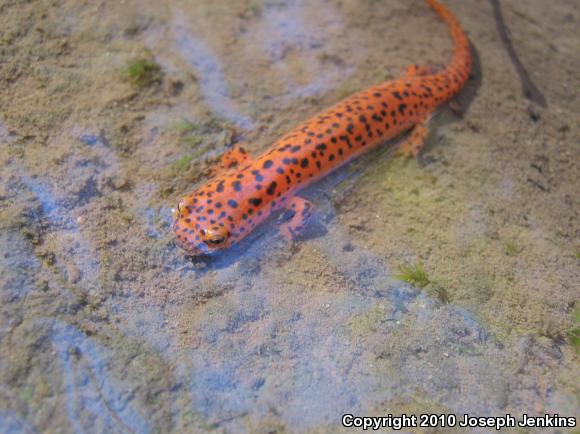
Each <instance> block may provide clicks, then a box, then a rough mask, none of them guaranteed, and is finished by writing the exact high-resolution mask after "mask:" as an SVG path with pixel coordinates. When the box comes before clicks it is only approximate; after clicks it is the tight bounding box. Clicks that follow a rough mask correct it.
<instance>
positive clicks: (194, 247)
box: [171, 195, 233, 255]
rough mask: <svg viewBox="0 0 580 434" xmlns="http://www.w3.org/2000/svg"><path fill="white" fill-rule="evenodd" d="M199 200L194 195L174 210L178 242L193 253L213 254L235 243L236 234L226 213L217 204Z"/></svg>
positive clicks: (175, 232) (175, 231) (174, 226)
mask: <svg viewBox="0 0 580 434" xmlns="http://www.w3.org/2000/svg"><path fill="white" fill-rule="evenodd" d="M204 202H205V201H204ZM199 203H200V202H199V200H198V199H195V198H194V196H193V195H191V196H187V197H186V198H184V199H182V200H181V201H180V202H179V203H178V204H177V207H176V208H174V209H172V210H171V211H172V214H173V233H174V234H175V239H176V243H177V245H178V246H179V247H181V248H182V249H183V250H185V251H187V252H188V253H190V254H192V255H211V254H212V253H215V252H217V251H219V250H222V249H227V248H228V247H230V246H231V245H232V241H233V237H232V236H231V230H230V228H229V221H228V220H227V219H226V218H224V217H225V214H224V213H223V212H222V211H220V209H219V208H215V205H214V206H213V207H211V206H208V205H207V204H204V205H200V204H199Z"/></svg>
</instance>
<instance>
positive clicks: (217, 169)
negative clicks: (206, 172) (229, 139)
mask: <svg viewBox="0 0 580 434" xmlns="http://www.w3.org/2000/svg"><path fill="white" fill-rule="evenodd" d="M251 159H252V157H251V156H250V154H249V153H248V152H247V151H246V150H245V149H244V147H243V146H242V145H241V144H237V145H234V147H233V148H232V149H230V150H228V151H226V152H225V153H224V154H223V155H222V156H221V157H220V160H219V162H218V163H217V164H216V165H215V166H213V167H212V168H211V173H210V174H211V176H217V175H221V174H222V173H224V172H226V171H228V170H229V169H232V168H234V167H239V166H240V165H241V164H242V163H244V162H249V161H251Z"/></svg>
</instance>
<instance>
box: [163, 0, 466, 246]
mask: <svg viewBox="0 0 580 434" xmlns="http://www.w3.org/2000/svg"><path fill="white" fill-rule="evenodd" d="M426 2H427V3H428V4H429V5H430V6H431V8H432V9H433V10H435V12H437V14H438V15H439V16H440V17H441V18H442V19H443V20H444V21H445V22H446V23H447V26H448V28H449V30H450V32H451V36H452V38H453V42H454V51H453V57H452V59H451V62H450V63H449V64H448V65H447V66H446V67H445V68H443V69H441V70H437V71H434V70H432V69H431V68H430V67H427V66H417V65H413V66H410V67H409V68H408V69H407V71H406V73H405V74H404V76H403V77H401V78H399V79H398V80H394V81H388V82H385V83H383V84H379V85H378V86H375V87H371V88H370V89H368V90H365V91H363V92H359V93H356V94H354V95H352V96H350V97H348V98H346V99H345V100H343V101H342V102H340V103H338V104H336V105H335V106H334V107H332V108H330V109H328V110H326V111H324V112H322V113H320V114H318V115H317V116H315V117H314V118H312V119H310V120H309V121H307V122H305V123H303V124H301V125H299V126H298V127H296V128H295V129H294V130H292V131H290V132H289V133H288V134H286V135H285V136H284V137H282V138H281V139H280V140H278V141H277V142H276V143H274V145H273V146H272V147H271V148H269V149H268V150H267V151H266V152H264V153H263V154H262V155H260V156H259V157H257V158H254V159H252V158H251V157H250V155H249V154H248V153H247V152H246V151H245V150H244V148H242V147H241V146H236V147H234V148H233V149H232V150H230V151H229V152H227V153H226V154H224V156H223V157H222V159H221V166H220V170H221V172H219V173H218V174H217V175H216V176H215V177H214V178H213V179H211V180H210V181H209V182H207V183H206V184H205V185H203V186H201V187H199V188H197V189H196V190H194V191H193V192H191V193H190V194H188V195H187V196H186V197H184V198H183V199H182V200H181V201H180V202H179V204H178V206H177V209H174V210H173V217H174V223H173V232H174V234H175V236H176V242H177V244H178V245H179V246H180V247H181V248H183V249H184V250H186V251H187V252H188V253H190V254H192V255H201V254H211V253H214V252H216V251H218V250H222V249H226V248H228V247H230V246H232V245H233V244H236V243H239V242H240V241H241V240H242V239H244V238H245V237H246V236H247V235H248V234H249V233H251V232H252V230H253V229H254V228H255V227H256V226H258V225H259V224H260V223H261V222H263V221H264V220H265V219H266V218H268V217H269V216H270V215H271V214H272V213H274V212H276V211H279V210H282V209H287V210H290V211H293V216H292V218H290V219H289V220H288V221H286V222H284V223H283V224H282V225H281V227H280V229H281V231H282V233H283V234H284V235H285V236H286V237H287V238H288V239H292V238H294V237H295V236H297V235H298V234H299V233H300V232H301V230H302V228H303V227H304V224H305V222H306V220H307V219H308V217H309V216H310V214H311V213H312V204H311V203H310V202H308V201H307V200H305V199H302V198H301V197H300V196H297V195H296V193H297V192H298V191H299V190H301V189H303V188H304V187H306V186H307V185H310V184H311V183H313V182H314V181H316V180H318V179H319V178H321V177H322V176H324V175H326V174H328V173H330V172H331V171H333V170H334V169H336V168H338V167H340V166H342V165H344V164H345V163H347V162H349V161H351V160H352V159H354V158H356V157H358V156H359V155H361V154H363V153H365V152H367V151H369V150H371V149H373V148H376V147H377V146H379V145H380V144H382V143H385V142H386V141H388V140H389V139H392V138H395V137H397V136H398V135H399V134H401V133H404V132H407V131H409V132H410V133H409V136H408V138H407V139H406V141H405V142H404V143H403V144H402V145H401V147H400V149H399V152H400V153H401V154H403V155H405V156H417V154H418V153H419V151H420V149H421V147H422V146H423V144H424V141H425V138H426V135H427V128H426V124H427V122H428V120H429V118H430V117H431V116H432V114H433V113H434V111H435V109H436V108H437V107H438V106H440V105H441V104H443V103H444V102H446V101H448V100H449V99H451V98H452V97H453V96H454V95H455V94H456V93H457V92H458V91H459V90H460V89H461V88H462V87H463V85H464V84H465V83H466V81H467V79H468V77H469V74H470V71H471V64H472V59H471V51H470V47H469V40H468V39H467V36H466V34H465V32H464V31H463V29H462V28H461V25H460V24H459V21H458V20H457V18H455V16H454V15H453V14H452V13H451V12H450V11H449V10H448V9H446V8H445V7H444V6H443V5H441V4H440V3H439V2H438V1H436V0H426Z"/></svg>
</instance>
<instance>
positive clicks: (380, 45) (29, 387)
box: [0, 0, 580, 433]
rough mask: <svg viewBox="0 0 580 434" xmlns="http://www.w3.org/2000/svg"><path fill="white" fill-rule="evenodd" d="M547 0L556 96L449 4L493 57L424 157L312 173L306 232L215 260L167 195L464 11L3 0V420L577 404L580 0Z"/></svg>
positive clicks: (275, 420)
mask: <svg viewBox="0 0 580 434" xmlns="http://www.w3.org/2000/svg"><path fill="white" fill-rule="evenodd" d="M496 3H497V2H496ZM528 3H529V4H528V5H527V7H526V8H524V7H523V6H522V5H520V4H519V2H515V1H504V2H501V8H502V12H503V14H504V24H505V25H507V26H508V27H509V32H510V33H509V34H510V35H511V37H512V42H513V50H515V52H516V53H517V54H518V55H519V56H520V59H519V60H520V63H521V65H523V66H524V67H526V68H527V69H528V72H530V71H532V72H533V73H531V74H529V76H530V77H531V79H533V80H534V85H535V87H537V89H538V90H539V91H541V92H543V96H544V97H545V101H547V103H546V107H542V106H541V105H538V104H536V103H535V102H534V100H530V99H528V98H526V96H525V95H524V94H523V93H522V92H521V86H522V84H521V81H520V76H519V75H518V73H517V71H516V70H515V69H514V67H513V64H512V63H511V62H510V57H509V56H508V55H507V54H506V51H505V47H504V46H502V39H501V38H500V36H499V34H498V33H496V27H495V26H496V22H495V21H494V10H493V8H492V4H491V3H490V4H488V3H486V2H475V1H465V2H459V1H451V0H449V1H447V2H446V4H448V5H449V6H450V8H451V9H452V10H453V11H454V12H455V13H456V14H457V15H458V17H459V18H460V20H461V21H462V23H463V24H464V26H465V28H466V29H467V30H468V33H469V36H470V38H471V41H472V43H473V45H474V49H475V50H476V54H477V57H478V62H477V64H476V69H475V71H474V74H473V77H472V79H471V80H470V82H469V84H468V85H467V88H466V89H465V90H464V92H462V94H461V95H460V96H459V98H458V102H459V104H460V105H461V107H462V110H463V114H462V116H457V115H454V114H453V113H451V111H449V110H447V109H444V110H443V111H442V112H441V113H440V116H437V117H436V118H435V119H434V120H433V122H432V128H431V131H432V134H431V137H430V140H429V144H428V146H427V149H426V150H425V152H424V153H423V156H422V158H421V159H420V160H419V161H402V160H400V159H396V158H393V157H392V156H391V155H390V153H388V152H385V151H382V152H376V153H374V154H373V155H370V156H368V157H366V158H363V159H362V160H361V161H359V162H356V163H354V164H352V165H350V166H349V167H346V168H344V169H343V170H341V171H340V172H338V173H336V174H333V175H332V176H331V177H329V178H328V179H325V180H323V181H322V182H320V183H318V184H317V185H315V186H313V187H312V188H310V189H308V191H306V192H305V193H304V194H305V196H307V197H308V198H309V199H310V200H311V201H312V202H313V203H314V204H315V207H316V211H315V214H314V216H313V218H312V221H311V222H310V223H309V227H308V230H307V231H306V233H305V234H304V236H302V237H301V239H300V240H298V241H297V242H296V243H295V244H294V245H291V246H290V245H288V244H286V243H285V242H284V241H283V240H282V238H281V237H280V235H279V234H278V232H277V226H278V221H277V220H276V219H275V218H274V219H272V220H270V221H269V222H268V223H267V224H266V225H264V227H262V228H260V229H259V230H258V231H257V232H256V233H255V234H254V235H253V236H251V237H250V238H249V239H248V240H247V242H244V243H243V244H242V245H241V246H240V247H239V248H237V249H235V250H232V251H231V252H228V253H227V254H223V255H221V256H219V257H216V258H212V259H209V260H208V259H204V260H192V259H191V258H188V257H187V256H185V255H184V254H183V253H182V252H181V251H179V250H178V249H177V248H176V247H175V245H174V244H173V240H172V234H171V231H170V223H171V208H172V206H174V205H175V203H177V200H178V199H179V198H180V197H181V196H182V195H183V194H184V193H186V192H187V191H189V190H190V189H191V188H192V187H193V186H194V185H196V183H199V182H203V181H204V180H205V179H206V177H207V172H208V167H209V166H210V165H211V161H213V160H215V159H216V158H217V156H219V154H220V153H221V152H222V151H223V149H224V146H227V145H230V144H231V143H232V142H234V141H238V140H242V141H245V142H246V143H247V148H248V149H249V150H251V151H252V152H253V153H254V154H258V153H260V152H261V151H263V150H264V149H266V148H267V147H268V146H269V144H270V143H272V141H274V140H275V139H276V138H277V137H279V136H280V135H282V134H283V133H284V132H286V131H288V130H289V129H290V128H292V127H293V126H294V125H296V124H297V123H298V122H300V121H303V120H306V119H307V118H308V117H310V116H312V115H313V114H315V113H316V112H317V111H319V110H322V109H324V108H325V107H328V106H329V105H331V104H333V103H335V102H337V101H338V100H340V99H341V98H343V97H345V96H346V95H348V94H350V93H352V92H353V91H356V90H360V89H363V88H365V87H368V86H370V85H372V84H376V83H377V82H379V81H381V80H385V79H389V78H394V77H396V76H397V75H398V74H400V73H401V72H402V71H403V70H404V68H405V67H406V66H407V65H408V64H410V63H430V64H436V65H438V64H442V63H444V62H445V61H446V60H447V59H448V58H449V54H450V48H451V44H450V41H449V39H448V35H447V33H446V30H445V27H444V26H443V25H442V24H441V23H440V22H439V21H438V20H437V18H436V17H435V16H434V14H432V12H431V11H430V10H429V9H428V8H427V7H426V6H425V5H424V4H423V3H422V2H420V1H413V2H404V1H399V0H396V1H395V0H393V1H389V2H382V3H381V2H376V1H355V0H346V1H334V0H332V1H323V2H316V3H315V2H305V1H263V2H262V1H241V0H240V1H237V0H236V1H229V0H228V1H226V0H214V1H212V2H209V1H195V2H194V1H183V0H168V1H165V2H163V3H159V2H136V1H135V2H133V1H125V2H107V1H103V2H99V3H91V4H79V3H78V2H75V1H66V0H65V1H64V2H60V3H58V5H57V4H56V3H54V4H53V2H29V3H5V4H1V5H0V35H1V38H0V47H1V49H2V51H1V53H0V55H1V56H2V61H1V62H0V86H1V95H0V107H1V114H2V117H1V118H0V161H1V172H0V270H1V275H0V296H1V302H0V310H1V314H0V354H1V357H0V433H17V432H103V433H111V432H136V433H148V432H176V433H182V432H206V431H217V432H247V433H254V432H336V431H340V429H341V426H340V420H341V417H342V415H343V414H344V413H353V414H356V415H386V414H390V413H392V414H401V413H406V414H411V413H412V414H421V413H455V414H457V415H458V417H461V415H463V414H464V413H468V414H470V415H472V416H488V415H503V414H505V413H510V414H512V415H514V416H515V417H517V418H519V417H520V416H521V415H522V414H523V413H527V414H534V415H542V414H544V413H550V414H551V413H558V414H560V415H562V416H576V417H577V416H579V415H580V410H579V409H580V406H579V402H578V396H579V394H578V392H579V389H578V387H579V384H578V373H579V370H578V368H579V365H578V354H579V353H578V351H579V347H578V342H579V339H580V307H579V306H578V304H577V303H578V295H579V294H580V291H579V289H580V288H579V286H578V282H579V281H580V279H579V277H580V276H579V271H580V262H579V261H580V260H579V257H580V256H579V255H580V253H579V252H580V250H579V249H580V244H579V234H580V226H579V224H578V221H579V219H578V211H579V207H578V191H579V187H580V180H579V178H578V173H580V167H578V166H579V161H580V148H579V147H578V143H577V137H578V136H579V133H580V125H579V121H578V114H579V113H580V103H579V102H578V96H577V95H575V93H574V92H572V91H571V90H572V89H577V88H578V86H579V85H580V75H579V74H578V72H577V71H578V70H579V69H580V63H579V62H578V58H577V56H574V54H575V53H576V52H577V48H578V46H579V45H580V38H579V36H578V32H577V31H575V28H576V25H577V24H576V23H577V22H578V21H579V20H580V10H579V8H578V5H577V4H576V2H573V1H567V0H559V1H556V2H553V4H551V5H550V6H549V7H548V6H547V5H546V4H545V3H543V2H541V1H540V0H534V1H531V2H528ZM140 59H147V61H150V62H154V64H156V65H159V68H160V70H159V72H156V74H159V76H158V77H156V78H155V79H153V80H152V81H151V82H148V83H146V84H145V85H138V84H136V83H134V82H132V81H131V79H130V77H129V76H128V74H127V67H128V65H130V64H131V63H134V62H135V61H136V60H140ZM528 79H529V77H528ZM409 264H410V265H416V264H422V266H423V268H424V269H425V272H426V274H427V282H423V283H422V284H416V285H415V286H414V285H413V284H411V283H412V282H411V283H405V282H404V281H403V280H404V279H403V280H401V279H402V278H401V276H400V274H401V270H402V269H403V268H404V267H405V265H409ZM410 431H417V430H410Z"/></svg>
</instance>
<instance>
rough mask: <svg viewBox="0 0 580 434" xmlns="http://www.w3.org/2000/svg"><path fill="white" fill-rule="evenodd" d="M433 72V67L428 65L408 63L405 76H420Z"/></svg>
mask: <svg viewBox="0 0 580 434" xmlns="http://www.w3.org/2000/svg"><path fill="white" fill-rule="evenodd" d="M434 73H435V68H434V67H432V66H430V65H409V66H407V69H406V70H405V77H406V78H412V77H421V76H424V75H431V74H434Z"/></svg>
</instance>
